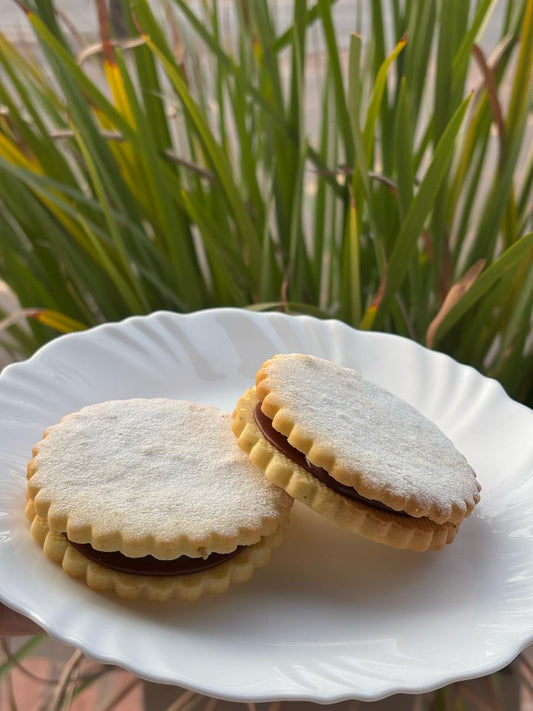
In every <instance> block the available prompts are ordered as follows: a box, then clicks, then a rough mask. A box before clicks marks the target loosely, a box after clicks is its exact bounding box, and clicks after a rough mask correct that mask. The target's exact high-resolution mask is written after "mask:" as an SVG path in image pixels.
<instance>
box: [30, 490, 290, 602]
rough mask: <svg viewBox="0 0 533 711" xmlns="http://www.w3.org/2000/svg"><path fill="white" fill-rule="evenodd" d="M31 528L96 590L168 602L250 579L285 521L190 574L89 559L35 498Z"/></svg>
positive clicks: (49, 552)
mask: <svg viewBox="0 0 533 711" xmlns="http://www.w3.org/2000/svg"><path fill="white" fill-rule="evenodd" d="M26 517H27V518H28V520H29V521H30V523H31V532H32V535H33V537H34V538H35V540H36V541H37V542H38V543H39V544H40V545H41V546H42V548H43V550H44V553H45V555H46V556H47V558H49V559H50V560H52V561H53V562H54V563H57V564H58V565H60V566H61V567H62V568H63V570H64V571H65V572H66V573H67V574H68V575H70V577H72V578H78V579H81V580H83V581H84V582H85V583H86V584H87V586H88V587H89V588H91V589H92V590H95V591H97V592H114V593H115V594H116V595H118V597H120V598H122V599H123V600H136V599H139V598H140V599H145V600H150V601H151V602H166V601H168V600H171V599H177V600H183V601H184V602H194V601H195V600H197V599H198V598H199V597H200V596H202V595H207V594H215V593H223V592H225V591H226V590H227V589H228V587H229V586H230V585H232V584H233V583H244V582H246V581H247V580H249V579H250V578H251V577H252V575H253V572H254V570H256V569H257V568H261V567H263V566H264V565H266V564H267V563H268V562H269V560H270V557H271V554H272V551H273V550H274V549H275V548H277V547H278V546H279V545H281V543H282V542H283V535H284V528H285V526H284V525H281V526H279V527H278V528H277V529H276V530H275V531H274V533H271V534H270V535H269V536H265V537H264V538H261V539H260V540H259V542H258V543H255V544H253V545H251V546H247V547H246V548H244V549H243V550H242V551H241V552H240V553H239V554H238V555H237V556H235V558H232V559H231V560H228V561H227V562H226V563H222V564H221V565H219V566H217V567H216V568H211V569H210V570H205V571H202V572H198V573H192V574H190V575H181V576H180V575H178V576H176V575H170V576H160V577H151V576H147V575H130V574H128V573H121V572H117V571H116V570H111V569H109V568H106V567H104V566H103V565H99V564H98V563H95V562H94V561H92V560H89V559H88V558H86V557H85V556H84V555H82V554H81V553H79V552H78V551H77V550H76V549H75V548H74V547H73V546H72V545H71V544H70V543H69V542H68V540H67V539H66V537H65V536H64V535H63V534H62V533H58V532H57V531H50V529H49V528H48V524H47V522H46V520H45V519H43V518H40V517H39V516H37V515H36V513H35V507H34V505H33V501H32V500H31V499H30V500H29V501H28V503H27V505H26Z"/></svg>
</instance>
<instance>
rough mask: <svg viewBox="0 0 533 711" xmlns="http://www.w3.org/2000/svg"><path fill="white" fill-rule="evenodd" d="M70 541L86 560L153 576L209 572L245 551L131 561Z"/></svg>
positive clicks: (241, 547)
mask: <svg viewBox="0 0 533 711" xmlns="http://www.w3.org/2000/svg"><path fill="white" fill-rule="evenodd" d="M67 540H68V542H69V543H70V545H71V546H73V547H74V548H75V549H76V550H77V551H79V552H80V553H81V554H82V555H84V556H85V557H86V558H89V559H90V560H92V561H94V562H95V563H99V564H100V565H103V566H105V567H106V568H110V569H111V570H116V571H118V572H119V573H129V574H131V575H149V576H151V577H153V576H165V575H189V574H190V573H199V572H201V571H203V570H209V569H210V568H215V567H216V566H217V565H222V563H225V562H226V561H227V560H230V559H231V558H234V557H235V556H236V555H237V554H238V553H240V552H241V550H242V549H243V548H244V546H238V547H237V548H236V549H235V550H234V551H232V552H231V553H211V554H210V555H209V556H207V558H189V557H188V556H186V555H182V556H180V557H179V558H174V559H173V560H160V559H159V558H154V557H153V556H151V555H145V556H142V557H141V558H128V556H126V555H124V554H123V553H120V552H119V551H97V550H96V549H95V548H93V547H92V546H91V544H90V543H74V541H71V540H70V539H68V538H67Z"/></svg>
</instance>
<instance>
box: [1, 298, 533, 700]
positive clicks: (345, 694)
mask: <svg viewBox="0 0 533 711" xmlns="http://www.w3.org/2000/svg"><path fill="white" fill-rule="evenodd" d="M226 313H232V314H243V315H246V316H247V317H249V318H252V319H255V318H258V319H268V318H270V317H272V316H274V318H278V317H281V318H291V319H292V318H296V319H303V320H306V321H312V322H318V323H332V324H336V325H337V324H338V325H339V326H340V327H341V328H343V329H349V330H356V329H352V327H350V326H348V325H347V324H345V323H344V322H342V321H339V320H337V319H318V318H316V317H314V316H310V315H307V314H303V315H294V316H293V315H291V316H288V315H287V314H282V313H279V312H255V311H251V310H246V309H239V308H232V307H231V308H226V307H217V308H212V309H203V310H200V311H196V312H191V313H188V314H181V313H175V312H172V311H165V310H159V311H155V312H153V313H151V314H148V315H146V316H142V315H134V316H129V317H127V318H125V319H123V320H121V321H116V322H107V323H103V324H99V325H98V326H95V327H92V328H90V329H87V330H85V331H79V332H75V333H71V334H63V335H61V336H58V337H57V338H55V339H53V340H52V341H49V342H48V343H46V344H45V345H44V346H42V347H41V348H39V349H38V350H37V351H36V352H35V353H34V354H33V355H32V356H31V357H30V358H28V359H27V360H25V361H23V362H18V363H12V364H9V365H8V366H6V367H5V368H4V370H3V372H2V373H1V374H0V387H1V383H2V381H3V380H4V379H5V378H6V376H7V375H8V374H15V373H18V372H19V371H20V372H23V371H24V370H25V369H26V368H28V367H31V364H32V363H35V362H37V361H38V360H39V358H40V357H41V356H42V355H43V354H47V353H48V352H49V351H51V350H52V351H53V350H54V349H56V348H57V347H58V345H59V344H60V343H61V344H62V343H64V342H65V341H69V340H72V339H73V338H82V339H84V338H90V337H91V335H92V334H93V333H95V332H99V333H103V332H106V331H111V332H112V331H113V330H115V329H117V328H121V327H122V328H123V327H127V325H128V324H130V323H132V322H138V321H141V322H143V321H146V320H151V319H153V320H157V318H159V317H161V316H165V317H166V316H170V317H172V318H175V319H176V320H177V321H179V320H184V319H191V318H192V319H194V318H202V317H205V316H209V315H217V314H222V315H223V314H226ZM358 333H360V334H364V337H365V338H376V339H380V340H381V339H385V340H386V341H389V342H390V341H401V342H402V343H403V344H404V345H405V344H408V347H412V348H414V349H415V350H418V351H419V352H424V353H425V355H428V354H431V357H437V358H442V359H445V360H447V361H450V362H451V363H453V364H454V367H456V366H457V367H459V368H463V369H468V370H469V371H471V372H472V373H474V374H475V376H476V378H478V379H479V382H487V383H488V382H490V383H492V384H495V385H496V386H497V392H498V397H499V398H501V399H502V400H505V401H510V402H511V403H512V404H513V406H514V407H517V408H520V409H522V410H523V411H524V413H527V414H528V415H531V414H532V413H531V410H530V409H529V408H527V407H526V406H525V405H522V404H521V403H518V402H516V401H513V400H512V399H511V398H509V396H508V395H507V393H506V392H505V390H504V388H503V387H502V386H501V384H500V383H499V382H498V381H497V380H495V379H493V378H489V377H487V376H484V375H482V374H481V373H479V372H478V371H477V370H476V369H475V368H473V367H472V366H469V365H466V364H463V363H460V362H458V361H457V360H455V359H454V358H453V357H451V356H449V355H447V354H444V353H441V352H438V351H430V350H429V349H427V348H425V347H424V346H422V345H421V344H419V343H417V342H415V341H413V340H411V339H409V338H406V337H403V336H399V335H396V334H389V333H383V332H376V331H372V332H370V331H358ZM0 404H1V393H0ZM0 459H1V457H0ZM0 600H2V601H3V602H4V603H5V604H6V605H8V606H9V607H11V608H12V609H13V610H16V611H18V612H20V613H22V614H24V615H25V616H27V617H29V618H30V619H32V620H33V621H34V622H36V623H37V624H38V625H40V626H41V627H42V628H43V629H44V630H45V631H46V632H47V633H48V634H49V635H50V636H51V637H53V638H55V639H57V640H59V641H61V642H64V643H66V644H72V645H75V646H77V647H79V648H80V649H82V650H83V651H84V652H85V653H86V654H87V655H88V656H90V657H91V658H93V659H95V660H98V661H100V662H103V663H119V664H120V665H121V666H123V667H124V668H126V669H128V670H130V671H132V672H133V673H135V674H137V675H138V676H140V677H143V678H146V679H149V680H152V681H156V682H159V683H169V684H173V685H178V686H184V687H186V688H188V689H191V690H193V691H196V692H198V693H202V694H208V695H210V696H214V697H216V698H220V699H226V700H229V701H238V702H245V701H254V702H266V701H282V700H301V701H311V702H319V703H323V704H326V703H328V704H329V703H337V702H341V701H347V700H351V699H354V698H357V699H359V700H363V701H378V700H380V699H384V698H386V697H388V696H390V695H392V694H395V693H425V692H429V691H433V690H435V689H437V688H440V687H442V686H445V685H447V684H449V683H453V682H457V681H464V680H468V679H472V678H476V677H479V676H484V675H487V674H491V673H494V672H496V671H498V670H499V669H501V668H502V667H505V666H506V665H508V664H509V663H510V662H512V661H513V659H515V658H516V656H518V655H519V654H520V653H521V652H522V651H523V650H524V649H525V648H526V647H527V646H528V645H530V644H531V643H533V623H532V624H531V628H530V629H529V630H527V631H525V632H524V633H523V634H521V635H519V636H518V637H516V636H515V637H513V639H508V640H507V641H508V644H507V645H506V650H505V653H502V654H501V655H500V656H499V657H498V658H497V659H494V660H492V661H490V662H486V663H482V664H479V665H478V666H477V667H470V668H469V671H468V672H467V673H465V674H464V675H461V674H460V673H448V674H443V673H441V674H440V675H438V678H436V679H435V680H434V681H432V682H430V683H429V682H428V683H426V684H418V685H416V684H413V683H412V682H411V681H409V683H405V684H400V683H398V682H396V683H390V684H388V685H387V684H385V683H383V680H382V679H381V678H380V679H377V680H375V679H372V684H373V686H374V688H373V689H369V690H368V691H367V692H365V691H364V690H361V689H360V688H357V689H355V688H352V689H351V691H350V689H348V688H347V689H346V690H345V691H337V692H334V693H332V692H331V691H330V692H327V691H324V692H323V693H320V692H317V690H316V689H313V690H310V691H309V693H307V694H306V693H302V691H301V689H296V688H295V687H294V686H292V687H289V686H287V688H284V689H278V690H276V691H272V692H268V691H264V692H260V693H256V694H254V695H253V697H250V696H249V695H247V694H246V693H242V692H240V691H239V690H237V689H236V688H235V689H233V690H232V689H230V688H229V687H228V688H221V687H220V686H217V685H215V686H209V684H203V683H199V682H198V681H196V680H194V679H192V678H189V677H188V676H187V675H186V674H185V675H184V674H181V675H180V673H179V670H178V672H177V673H176V674H175V676H174V677H173V678H169V677H168V676H165V675H157V674H156V673H153V670H151V671H150V672H149V673H148V674H147V673H146V670H145V669H144V668H143V666H142V665H139V664H136V663H135V661H131V660H129V659H126V658H124V657H122V658H119V657H118V656H117V655H106V654H105V652H104V651H103V650H99V649H98V645H97V644H94V643H92V644H91V641H90V640H89V641H87V640H83V639H80V638H78V637H77V636H76V635H72V634H68V633H66V632H62V631H60V630H58V629H57V628H56V627H54V625H53V623H51V622H50V621H47V620H45V619H44V618H43V617H42V616H41V614H39V613H38V612H35V611H34V610H31V609H28V608H27V607H25V606H24V605H20V604H18V603H17V601H16V600H15V599H14V598H13V596H12V595H11V594H10V593H9V591H8V590H6V588H5V586H4V584H3V582H2V579H1V578H0ZM271 681H272V682H273V683H274V684H277V685H278V687H279V686H280V680H279V679H274V678H272V680H271ZM339 685H340V682H338V681H335V686H336V687H338V686H339ZM377 686H379V690H376V688H375V687H377ZM354 692H355V693H356V694H357V695H356V696H354V695H353V694H354Z"/></svg>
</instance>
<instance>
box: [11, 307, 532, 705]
mask: <svg viewBox="0 0 533 711" xmlns="http://www.w3.org/2000/svg"><path fill="white" fill-rule="evenodd" d="M276 352H304V353H313V354H316V355H319V356H323V357H326V358H329V359H330V360H333V361H335V362H338V363H340V364H342V365H346V366H350V367H354V368H357V369H359V370H360V371H361V372H362V373H363V374H364V375H365V376H367V377H369V378H371V379H373V380H375V381H376V382H378V383H379V384H380V385H382V386H384V387H386V388H388V389H389V390H391V391H392V392H394V393H396V394H397V395H399V396H400V397H402V398H404V399H405V400H407V401H408V402H410V403H412V404H413V405H414V406H415V407H417V408H418V409H419V410H421V411H422V412H423V413H424V414H425V415H426V416H427V417H429V418H430V419H432V420H433V421H435V422H436V423H437V424H438V425H439V426H440V427H441V429H442V430H443V431H444V432H445V433H446V434H447V435H448V436H449V437H450V438H451V439H452V440H453V441H454V443H455V444H456V446H457V447H458V448H459V449H460V450H461V451H462V452H463V453H464V454H465V455H466V456H467V458H468V459H469V461H470V463H471V464H472V465H473V467H474V468H475V469H476V471H477V472H478V476H479V479H480V481H481V483H482V485H483V491H482V499H481V503H480V504H479V505H478V507H477V508H476V509H475V512H474V514H473V515H472V516H471V517H470V518H469V519H467V521H466V522H465V523H464V524H463V526H462V527H461V530H460V532H459V534H458V536H457V539H456V541H455V543H454V544H453V545H451V546H449V547H447V548H446V550H444V551H441V552H435V553H434V552H431V553H426V554H416V553H411V552H405V551H396V550H392V549H389V548H386V547H385V546H380V545H377V544H372V543H370V542H367V541H364V540H361V539H359V538H357V537H356V536H353V535H351V534H350V533H347V532H344V531H342V530H340V529H338V528H337V527H335V526H334V525H333V524H330V523H329V522H327V521H326V520H324V519H322V518H321V517H320V516H318V515H316V514H314V513H313V512H312V511H310V510H308V509H306V508H305V507H304V506H301V505H300V504H296V505H295V507H294V509H293V515H292V520H291V524H290V526H289V532H288V535H287V539H286V542H285V544H284V545H283V546H282V548H281V549H279V550H278V551H276V552H275V554H274V556H273V560H272V562H271V563H270V564H269V565H268V566H267V567H265V568H263V569H261V570H259V571H257V572H256V574H255V576H254V578H253V579H252V580H251V581H250V582H248V583H246V584H243V585H236V586H233V588H231V589H230V590H229V591H228V592H227V593H226V594H224V595H220V596H214V597H208V598H205V599H202V600H200V601H199V602H198V603H195V604H193V605H186V604H180V603H169V604H165V605H163V606H157V605H148V604H141V603H139V604H124V603H121V602H119V601H118V600H116V599H114V598H113V597H106V596H102V595H99V594H97V593H94V592H92V591H91V590H89V589H88V588H87V587H86V586H85V585H83V584H81V583H79V582H77V581H74V580H71V579H70V578H68V576H66V575H65V574H64V573H63V572H62V571H61V569H60V568H59V567H57V566H55V565H54V564H53V563H51V562H50V561H48V560H47V559H46V558H45V556H44V555H43V553H42V551H41V549H40V548H39V546H38V545H37V544H36V543H35V542H34V541H33V540H32V538H31V536H30V533H29V530H28V525H27V522H26V520H25V518H24V515H23V508H24V499H25V465H26V462H27V460H28V459H29V457H30V453H31V448H32V445H33V444H34V442H36V441H38V440H39V439H40V437H41V433H42V431H43V430H44V428H45V427H46V426H47V425H49V424H51V423H54V422H56V421H57V420H58V419H59V418H60V417H61V416H62V415H64V414H66V413H68V412H71V411H74V410H77V409H79V408H80V407H82V406H84V405H88V404H90V403H94V402H99V401H101V400H108V399H116V398H130V397H163V396H165V397H171V398H184V399H190V400H195V401H198V402H202V403H211V404H213V405H218V406H219V407H221V408H223V409H225V410H227V411H231V410H232V409H233V406H234V404H235V402H236V400H237V398H238V397H239V396H240V395H241V394H242V392H243V391H244V389H245V388H246V387H248V386H249V385H250V384H251V383H252V382H253V380H254V375H255V371H256V370H257V368H258V367H259V366H260V365H261V363H262V362H263V361H264V360H265V359H266V358H268V357H269V356H271V355H273V354H274V353H276ZM532 514H533V414H532V413H531V411H529V410H528V409H527V408H525V407H523V406H521V405H518V404H516V403H515V402H513V401H511V400H510V399H509V398H508V397H507V396H506V395H505V393H504V391H503V390H502V388H501V387H500V386H499V385H498V384H497V383H496V382H494V381H492V380H489V379H487V378H484V377H482V376H481V375H480V374H479V373H477V372H476V371H475V370H473V369H472V368H469V367H466V366H463V365H460V364H458V363H456V362H455V361H454V360H452V359H451V358H448V357H447V356H444V355H442V354H439V353H435V352H432V351H429V350H426V349H424V348H422V347H421V346H418V345H416V344H415V343H413V342H411V341H408V340H406V339H403V338H399V337H396V336H391V335H385V334H379V333H365V332H358V331H355V330H353V329H351V328H349V327H348V326H345V325H343V324H341V323H339V322H337V321H319V320H316V319H313V318H309V317H303V316H302V317H288V316H284V315H281V314H254V313H251V312H247V311H240V310H237V309H215V310H212V311H203V312H199V313H196V314H192V315H188V316H180V315H175V314H170V313H164V312H160V313H156V314H153V315H152V316H149V317H146V318H140V317H139V318H131V319H128V320H127V321H124V322H123V323H119V324H108V325H104V326H100V327H98V328H95V329H92V330H90V331H86V332H84V333H79V334H73V335H69V336H63V337H61V338H58V339H57V340H55V341H53V342H52V343H50V344H48V345H47V346H45V347H44V348H42V349H41V350H40V351H39V352H38V353H37V354H36V355H35V356H34V357H33V358H31V359H30V360H28V361H27V362H25V363H21V364H16V365H12V366H10V367H8V368H7V369H6V370H5V372H4V373H3V374H2V376H1V377H0V598H1V599H3V600H4V601H5V602H6V603H7V604H8V605H10V606H11V607H13V608H15V609H17V610H19V611H21V612H23V613H25V614H26V615H28V616H29V617H31V618H32V619H34V620H35V621H36V622H38V623H39V624H40V625H41V626H42V627H43V628H44V629H46V630H47V631H48V632H49V633H50V634H51V635H53V636H55V637H57V638H58V639H60V640H62V641H64V642H68V643H71V644H73V645H76V646H78V647H81V648H82V649H83V650H84V651H85V652H86V653H87V654H88V655H90V656H91V657H94V658H96V659H99V660H102V661H107V662H112V663H115V664H119V665H122V666H124V667H127V668H128V669H131V670H132V671H134V672H135V673H136V674H138V675H140V676H143V677H146V678H149V679H153V680H156V681H161V682H167V683H174V684H179V685H182V686H186V687H189V688H192V689H195V690H197V691H201V692H204V693H206V694H210V695H213V696H217V697H221V698H226V699H233V700H243V701H266V700H274V699H301V700H311V701H319V702H334V701H339V700H342V699H353V698H356V699H364V700H374V699H378V698H382V697H384V696H387V695H389V694H393V693H395V692H421V691H427V690H430V689H433V688H436V687H439V686H442V685H444V684H446V683H448V682H451V681H455V680H459V679H465V678H470V677H474V676H479V675H483V674H487V673H489V672H492V671H495V670H496V669H498V668H500V667H502V666H504V665H505V664H506V663H508V662H509V661H511V660H512V659H513V658H514V657H515V656H516V655H517V654H518V653H519V652H520V651H521V649H522V648H523V647H524V646H525V645H526V644H528V643H530V642H531V641H533V515H532Z"/></svg>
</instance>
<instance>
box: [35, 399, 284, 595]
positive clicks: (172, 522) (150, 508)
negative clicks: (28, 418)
mask: <svg viewBox="0 0 533 711" xmlns="http://www.w3.org/2000/svg"><path fill="white" fill-rule="evenodd" d="M27 493H28V502H27V506H26V516H27V518H28V519H29V520H30V522H31V531H32V534H33V536H34V538H35V539H36V540H37V541H38V542H39V543H40V544H41V546H42V547H43V550H44V553H45V554H46V555H47V557H48V558H50V559H51V560H53V561H55V562H57V563H59V564H60V565H61V566H62V567H63V570H64V571H65V572H66V573H68V574H69V575H71V576H72V577H75V578H81V579H83V580H84V581H85V582H86V583H87V585H88V586H89V587H90V588H92V589H94V590H98V591H102V592H103V591H114V592H115V593H116V594H117V595H118V596H119V597H121V598H124V599H135V598H147V599H149V600H154V601H165V600H168V599H170V598H178V599H182V600H196V599H197V598H198V597H200V595H202V594H204V593H220V592H224V591H225V590H226V589H227V587H228V586H229V585H230V584H231V583H236V582H243V581H245V580H248V579H249V578H250V577H251V576H252V573H253V571H254V569H255V568H258V567H260V566H263V565H265V564H266V563H267V562H268V560H269V558H270V554H271V551H272V550H273V549H274V548H276V547H277V546H278V545H279V544H280V543H281V541H282V538H283V524H284V523H285V521H287V519H288V516H289V511H290V507H291V505H292V503H293V500H292V499H291V498H290V497H289V496H288V495H287V494H286V493H285V492H284V491H282V490H281V489H280V488H278V487H277V486H274V485H273V484H271V483H270V482H269V481H268V480H267V479H266V478H265V477H264V476H263V475H262V474H261V472H259V471H258V470H257V469H256V468H255V467H254V466H253V465H252V464H251V463H250V461H249V460H248V457H247V456H246V455H245V454H244V452H241V451H240V450H239V448H238V447H236V446H235V438H234V436H233V434H232V432H231V415H228V414H225V413H222V412H220V411H219V410H217V409H216V408H214V407H209V406H202V405H196V404H194V403H190V402H185V401H177V400H167V399H163V398H161V399H134V400H116V401H108V402H102V403H99V404H96V405H90V406H89V407H84V408H83V409H82V410H80V411H79V412H75V413H73V414H70V415H67V416H66V417H64V418H63V419H62V420H61V421H60V422H59V423H58V424H56V425H54V426H52V427H49V428H48V429H47V430H46V431H45V433H44V437H43V439H42V441H40V442H39V443H38V444H36V445H35V447H34V449H33V458H32V459H31V461H30V462H29V464H28V490H27Z"/></svg>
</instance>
